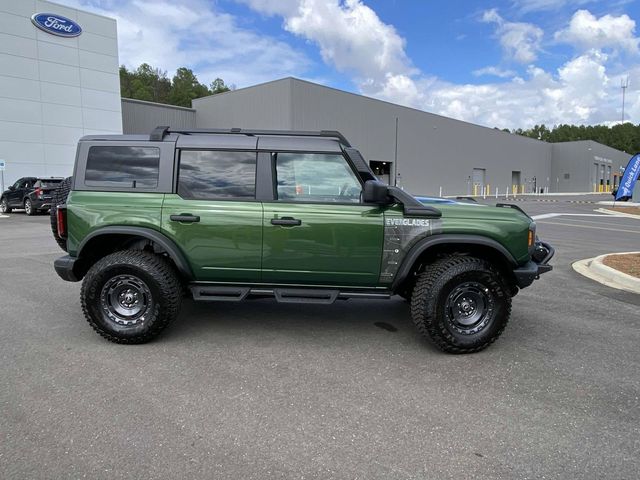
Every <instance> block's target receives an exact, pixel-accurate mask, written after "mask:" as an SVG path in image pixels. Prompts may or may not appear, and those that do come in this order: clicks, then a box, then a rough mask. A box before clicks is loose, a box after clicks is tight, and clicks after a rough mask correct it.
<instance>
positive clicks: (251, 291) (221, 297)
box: [189, 283, 391, 305]
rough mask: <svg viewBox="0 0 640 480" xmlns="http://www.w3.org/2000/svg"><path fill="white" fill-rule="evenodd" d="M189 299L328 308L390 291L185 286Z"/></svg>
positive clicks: (376, 297)
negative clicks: (268, 299)
mask: <svg viewBox="0 0 640 480" xmlns="http://www.w3.org/2000/svg"><path fill="white" fill-rule="evenodd" d="M189 289H190V290H191V293H192V295H193V299H194V300H197V301H201V302H202V301H204V302H217V301H220V302H240V301H242V300H244V299H246V298H260V297H262V298H264V297H275V299H276V301H277V302H279V303H316V304H323V305H330V304H332V303H333V302H335V301H336V300H337V299H338V298H340V299H342V300H346V299H348V298H361V299H387V298H389V297H391V293H390V292H388V291H387V292H384V291H383V292H376V291H371V290H369V291H366V290H365V291H353V290H342V291H341V290H331V289H328V288H282V287H280V288H278V287H275V288H273V287H266V288H265V287H262V286H253V287H244V286H221V285H210V284H197V283H193V284H191V285H190V286H189Z"/></svg>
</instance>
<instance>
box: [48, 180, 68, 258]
mask: <svg viewBox="0 0 640 480" xmlns="http://www.w3.org/2000/svg"><path fill="white" fill-rule="evenodd" d="M70 191H71V177H68V178H65V179H64V180H63V181H62V182H60V185H59V186H58V188H56V189H55V190H54V191H53V195H52V196H51V197H52V198H51V209H50V210H49V220H50V222H51V233H53V238H54V239H55V241H56V243H57V244H58V246H59V247H60V248H61V249H62V250H64V251H65V252H66V251H67V239H66V238H62V237H60V235H58V219H57V218H56V214H57V211H58V208H57V207H58V205H63V204H64V203H66V202H67V197H68V196H69V192H70Z"/></svg>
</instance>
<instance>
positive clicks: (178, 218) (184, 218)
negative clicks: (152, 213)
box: [169, 213, 200, 223]
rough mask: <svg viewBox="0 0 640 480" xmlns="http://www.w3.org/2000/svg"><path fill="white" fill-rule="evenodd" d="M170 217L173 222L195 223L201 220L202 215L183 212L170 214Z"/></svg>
mask: <svg viewBox="0 0 640 480" xmlns="http://www.w3.org/2000/svg"><path fill="white" fill-rule="evenodd" d="M169 219H170V220H171V221H172V222H181V223H195V222H199V221H200V217H199V216H198V215H191V214H190V213H181V214H180V215H170V216H169Z"/></svg>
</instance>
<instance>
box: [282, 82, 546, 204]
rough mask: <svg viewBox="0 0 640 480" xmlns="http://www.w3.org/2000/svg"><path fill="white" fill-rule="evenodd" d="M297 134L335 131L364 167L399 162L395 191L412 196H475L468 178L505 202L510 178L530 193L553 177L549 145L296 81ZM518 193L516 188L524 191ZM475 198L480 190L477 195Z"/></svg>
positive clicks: (295, 115)
mask: <svg viewBox="0 0 640 480" xmlns="http://www.w3.org/2000/svg"><path fill="white" fill-rule="evenodd" d="M293 105H294V109H293V115H294V118H293V120H294V121H293V124H294V128H295V129H300V130H318V129H336V130H340V131H341V132H342V133H343V134H344V135H345V136H346V137H347V138H348V139H349V140H350V141H351V142H352V143H353V144H354V145H355V146H357V147H358V148H359V149H360V150H361V152H362V154H363V156H364V157H365V158H366V159H367V160H368V161H371V160H378V161H388V162H395V160H396V119H397V162H396V168H395V169H394V170H393V171H392V178H393V176H394V175H395V178H396V183H397V184H398V186H401V187H402V188H404V189H405V190H407V191H409V192H411V193H413V194H425V195H439V194H440V192H441V191H442V194H443V195H466V194H473V193H474V187H473V170H474V169H483V170H485V172H484V173H485V175H484V178H485V181H484V187H485V190H487V189H488V190H489V194H491V195H495V192H496V188H497V189H498V191H499V192H500V193H501V194H502V195H504V194H505V192H506V190H507V189H509V190H511V189H512V185H511V178H512V172H513V171H518V172H520V178H521V179H522V185H524V186H525V187H524V188H525V189H526V190H527V191H532V190H533V186H534V180H533V179H534V178H535V179H536V180H535V184H536V187H537V188H538V189H539V188H541V187H544V186H545V185H544V182H543V181H542V180H543V179H544V181H546V179H547V177H549V172H550V169H551V166H550V162H551V147H550V145H549V144H546V143H543V142H539V141H536V140H532V139H529V138H524V137H520V136H516V135H512V134H509V133H505V132H502V131H499V130H495V129H491V128H486V127H481V126H478V125H473V124H470V123H466V122H461V121H458V120H453V119H451V118H446V117H442V116H439V115H434V114H431V113H427V112H423V111H420V110H416V109H412V108H406V107H402V106H399V105H395V104H392V103H388V102H382V101H378V100H375V99H371V98H367V97H364V96H361V95H354V94H351V93H348V92H343V91H341V90H336V89H332V88H327V87H323V86H320V85H316V84H313V83H310V82H305V81H301V80H295V81H294V83H293ZM522 185H521V186H520V187H519V188H522ZM475 191H476V193H481V191H482V186H478V187H476V189H475Z"/></svg>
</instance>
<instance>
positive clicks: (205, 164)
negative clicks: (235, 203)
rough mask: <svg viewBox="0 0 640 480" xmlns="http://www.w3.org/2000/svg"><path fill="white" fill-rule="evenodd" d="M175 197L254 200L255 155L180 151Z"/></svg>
mask: <svg viewBox="0 0 640 480" xmlns="http://www.w3.org/2000/svg"><path fill="white" fill-rule="evenodd" d="M178 194H179V195H180V196H181V197H182V198H194V199H216V198H222V199H224V198H255V196H256V153H255V152H217V151H210V150H209V151H196V150H184V151H182V153H181V154H180V173H179V174H178Z"/></svg>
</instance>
